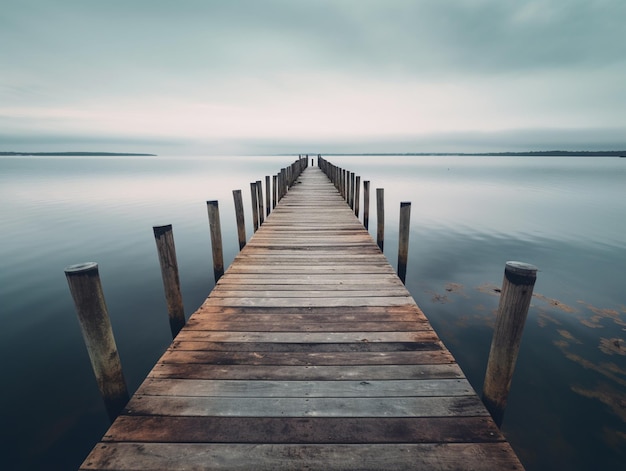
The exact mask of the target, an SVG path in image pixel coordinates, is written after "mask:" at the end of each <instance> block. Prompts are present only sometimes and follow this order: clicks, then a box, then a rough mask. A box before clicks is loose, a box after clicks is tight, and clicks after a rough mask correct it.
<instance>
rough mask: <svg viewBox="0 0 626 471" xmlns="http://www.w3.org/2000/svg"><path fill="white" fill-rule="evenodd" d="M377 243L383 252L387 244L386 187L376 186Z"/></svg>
mask: <svg viewBox="0 0 626 471" xmlns="http://www.w3.org/2000/svg"><path fill="white" fill-rule="evenodd" d="M376 219H377V229H376V244H377V245H378V248H379V249H380V251H381V252H383V247H384V245H385V189H384V188H376Z"/></svg>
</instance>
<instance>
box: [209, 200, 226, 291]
mask: <svg viewBox="0 0 626 471" xmlns="http://www.w3.org/2000/svg"><path fill="white" fill-rule="evenodd" d="M206 204H207V210H208V213H209V228H210V231H211V250H212V253H213V274H214V275H215V283H217V282H218V280H219V279H220V278H221V277H222V275H223V274H224V254H223V250H222V228H221V224H220V210H219V205H218V202H217V201H215V200H213V201H207V202H206Z"/></svg>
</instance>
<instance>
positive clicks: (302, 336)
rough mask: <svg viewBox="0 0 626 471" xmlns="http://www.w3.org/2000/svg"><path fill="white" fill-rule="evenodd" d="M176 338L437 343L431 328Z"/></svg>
mask: <svg viewBox="0 0 626 471" xmlns="http://www.w3.org/2000/svg"><path fill="white" fill-rule="evenodd" d="M176 339H177V340H183V339H194V340H204V341H208V342H268V343H298V342H300V343H377V342H426V341H430V342H435V341H437V336H436V335H435V333H434V332H430V331H417V332H362V331H355V332H274V331H273V332H254V331H246V332H233V331H215V330H193V331H191V330H189V331H187V332H185V336H183V337H182V338H180V339H179V338H178V337H176Z"/></svg>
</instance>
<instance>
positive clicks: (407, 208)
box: [398, 201, 411, 284]
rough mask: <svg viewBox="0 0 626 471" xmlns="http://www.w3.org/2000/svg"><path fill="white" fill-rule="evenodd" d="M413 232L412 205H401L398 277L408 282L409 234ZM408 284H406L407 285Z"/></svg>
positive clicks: (402, 203)
mask: <svg viewBox="0 0 626 471" xmlns="http://www.w3.org/2000/svg"><path fill="white" fill-rule="evenodd" d="M410 230H411V203H410V202H407V201H403V202H401V203H400V229H399V230H398V236H399V239H398V277H399V278H400V280H402V283H405V281H406V266H407V262H408V259H409V233H410ZM405 284H406V283H405Z"/></svg>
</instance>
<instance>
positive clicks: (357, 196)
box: [354, 176, 361, 218]
mask: <svg viewBox="0 0 626 471" xmlns="http://www.w3.org/2000/svg"><path fill="white" fill-rule="evenodd" d="M360 199H361V177H359V176H357V177H356V183H355V186H354V215H355V216H356V217H357V218H358V217H359V209H360V208H359V200H360Z"/></svg>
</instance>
